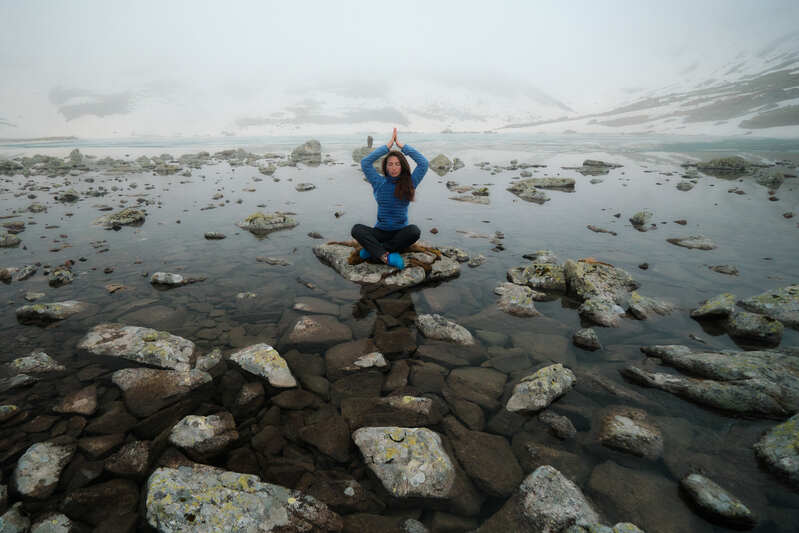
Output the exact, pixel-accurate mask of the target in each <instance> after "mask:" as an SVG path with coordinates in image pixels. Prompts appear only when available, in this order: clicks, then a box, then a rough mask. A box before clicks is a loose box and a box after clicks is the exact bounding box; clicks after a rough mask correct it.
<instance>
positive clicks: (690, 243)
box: [666, 235, 716, 250]
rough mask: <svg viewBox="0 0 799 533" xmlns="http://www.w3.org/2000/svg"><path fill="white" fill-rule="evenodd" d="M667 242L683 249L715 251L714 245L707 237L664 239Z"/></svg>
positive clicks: (692, 236) (693, 236)
mask: <svg viewBox="0 0 799 533" xmlns="http://www.w3.org/2000/svg"><path fill="white" fill-rule="evenodd" d="M666 241H667V242H670V243H671V244H675V245H677V246H682V247H683V248H691V249H692V250H715V249H716V243H714V242H713V241H712V240H710V238H709V237H706V236H704V235H691V236H690V237H674V238H671V239H666Z"/></svg>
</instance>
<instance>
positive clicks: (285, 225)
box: [236, 211, 299, 235]
mask: <svg viewBox="0 0 799 533" xmlns="http://www.w3.org/2000/svg"><path fill="white" fill-rule="evenodd" d="M298 224H299V222H297V220H296V219H294V217H292V216H290V215H288V214H285V213H262V212H260V211H258V212H256V213H253V214H252V215H250V216H248V217H247V218H245V219H244V220H242V221H240V222H237V223H236V225H237V226H238V227H240V228H241V229H245V230H247V231H249V232H250V233H252V234H254V235H266V234H268V233H271V232H273V231H277V230H281V229H289V228H293V227H295V226H297V225H298Z"/></svg>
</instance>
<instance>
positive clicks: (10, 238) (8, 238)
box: [0, 231, 22, 248]
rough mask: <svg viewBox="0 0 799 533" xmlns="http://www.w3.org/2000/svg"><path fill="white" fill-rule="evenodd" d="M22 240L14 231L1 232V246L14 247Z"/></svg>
mask: <svg viewBox="0 0 799 533" xmlns="http://www.w3.org/2000/svg"><path fill="white" fill-rule="evenodd" d="M21 242H22V241H21V240H20V238H19V237H17V236H16V235H14V234H12V233H8V232H5V231H3V232H0V248H12V247H14V246H18V245H19V243H21Z"/></svg>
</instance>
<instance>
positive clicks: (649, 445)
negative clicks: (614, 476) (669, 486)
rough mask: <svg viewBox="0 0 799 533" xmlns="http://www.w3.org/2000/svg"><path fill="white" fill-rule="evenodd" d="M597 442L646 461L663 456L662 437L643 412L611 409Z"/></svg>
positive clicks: (619, 408)
mask: <svg viewBox="0 0 799 533" xmlns="http://www.w3.org/2000/svg"><path fill="white" fill-rule="evenodd" d="M598 439H599V442H600V443H601V444H602V445H603V446H607V447H608V448H613V449H616V450H619V451H622V452H627V453H631V454H633V455H637V456H639V457H646V458H647V459H657V458H658V457H660V456H661V455H663V435H662V434H661V432H660V429H659V428H658V427H657V426H655V425H654V424H652V423H651V422H649V421H648V420H647V414H646V412H645V411H643V410H641V409H635V408H632V407H613V408H610V409H608V410H607V412H606V414H605V415H604V416H602V417H601V421H600V428H599V435H598Z"/></svg>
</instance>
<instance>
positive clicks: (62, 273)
mask: <svg viewBox="0 0 799 533" xmlns="http://www.w3.org/2000/svg"><path fill="white" fill-rule="evenodd" d="M74 279H75V274H73V273H72V271H70V270H69V269H67V268H56V269H55V270H53V271H52V272H50V276H48V278H47V283H49V284H50V286H51V287H61V286H62V285H66V284H68V283H72V281H73V280H74Z"/></svg>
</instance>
